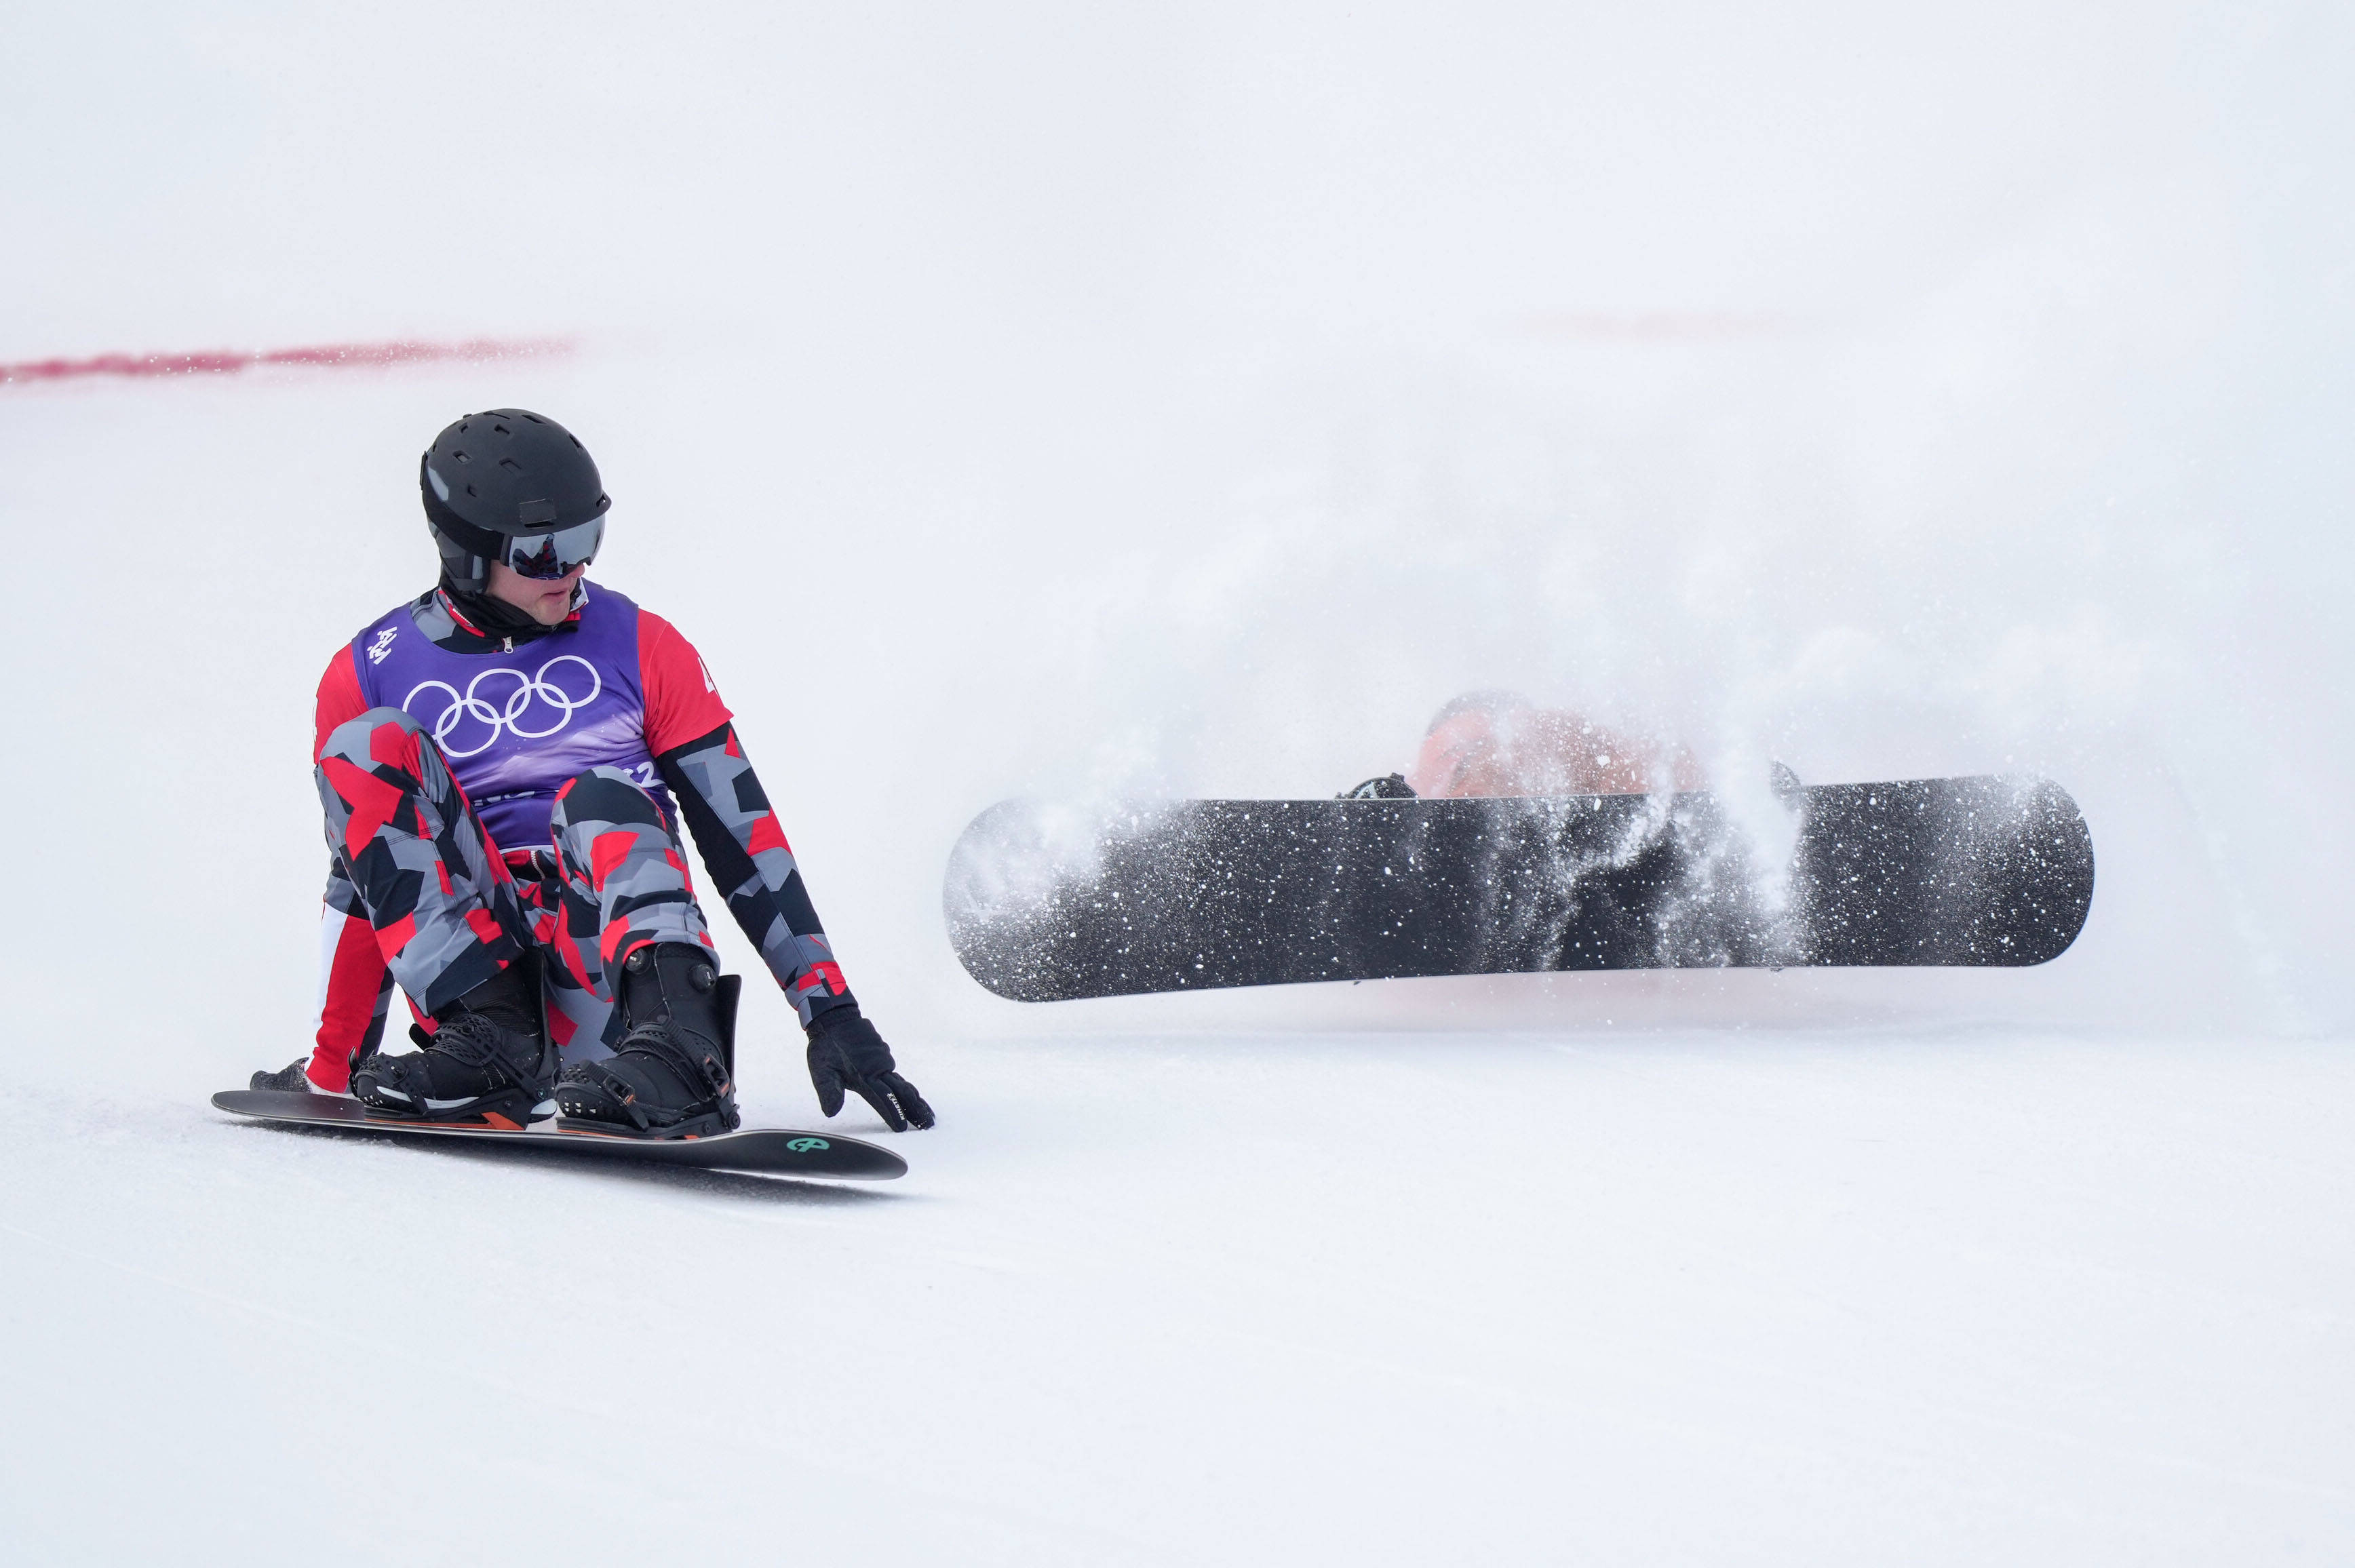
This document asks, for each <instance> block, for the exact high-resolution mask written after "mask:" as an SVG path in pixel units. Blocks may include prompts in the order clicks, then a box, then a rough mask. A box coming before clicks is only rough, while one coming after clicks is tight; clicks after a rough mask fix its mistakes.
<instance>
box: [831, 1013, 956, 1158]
mask: <svg viewBox="0 0 2355 1568" xmlns="http://www.w3.org/2000/svg"><path fill="white" fill-rule="evenodd" d="M809 1070H810V1083H811V1084H812V1085H813V1086H815V1088H816V1090H817V1108H818V1109H819V1110H821V1111H824V1112H825V1113H826V1115H829V1116H831V1115H834V1114H835V1113H836V1112H837V1111H839V1110H841V1109H842V1092H843V1091H844V1090H846V1089H847V1090H849V1091H850V1092H851V1093H854V1094H857V1095H858V1097H859V1098H860V1099H862V1100H864V1101H866V1102H867V1103H868V1104H869V1105H872V1106H873V1107H875V1114H876V1115H879V1116H880V1117H882V1118H883V1122H884V1125H886V1126H889V1127H890V1129H891V1130H892V1131H893V1132H895V1133H904V1132H906V1131H907V1130H908V1129H909V1128H910V1127H911V1126H913V1127H929V1126H931V1125H932V1107H931V1106H930V1105H927V1104H924V1097H923V1096H922V1094H919V1093H916V1086H915V1085H914V1084H913V1083H909V1082H908V1081H907V1080H906V1079H905V1078H902V1077H900V1074H899V1072H897V1071H896V1064H895V1063H894V1062H893V1061H892V1060H891V1048H890V1046H888V1045H886V1044H884V1043H883V1037H882V1036H881V1035H879V1034H878V1033H876V1032H875V1026H874V1025H873V1024H871V1023H868V1021H867V1020H866V1019H864V1018H862V1017H860V1016H859V1012H858V1006H857V1004H855V1003H854V1004H852V1005H850V1006H847V1007H839V1008H829V1009H828V1010H827V1011H826V1012H822V1013H820V1014H818V1016H817V1018H816V1019H815V1021H814V1022H813V1023H812V1024H811V1025H810V1028H809Z"/></svg>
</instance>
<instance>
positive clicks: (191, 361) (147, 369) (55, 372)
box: [0, 337, 573, 386]
mask: <svg viewBox="0 0 2355 1568" xmlns="http://www.w3.org/2000/svg"><path fill="white" fill-rule="evenodd" d="M572 347H573V345H572V340H571V339H570V338H566V337H520V338H518V337H507V338H500V337H472V338H468V339H466V340H465V341H464V342H463V343H419V342H414V341H410V340H407V339H401V340H397V341H395V342H391V343H329V344H321V345H318V346H316V347H308V348H262V349H251V350H249V349H241V348H215V349H208V350H206V351H204V352H201V353H196V354H101V355H97V356H95V357H91V358H89V359H27V360H24V361H21V362H20V363H17V364H15V365H7V364H0V386H13V385H16V384H17V383H20V382H29V381H65V380H70V379H74V378H76V377H80V376H198V375H222V374H226V373H229V372H231V371H236V370H242V369H245V368H247V367H249V366H253V365H305V366H311V367H314V368H322V369H346V368H354V367H361V368H383V367H386V366H390V365H421V364H430V363H432V362H433V361H436V360H452V359H458V360H475V361H480V360H485V359H526V358H538V357H549V356H553V355H561V354H570V353H571V352H572Z"/></svg>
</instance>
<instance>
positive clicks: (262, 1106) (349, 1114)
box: [213, 1089, 908, 1181]
mask: <svg viewBox="0 0 2355 1568" xmlns="http://www.w3.org/2000/svg"><path fill="white" fill-rule="evenodd" d="M213 1104H214V1106H215V1107H216V1108H217V1109H219V1110H223V1111H229V1112H233V1113H235V1114H236V1115H240V1116H253V1117H257V1118H259V1119H261V1120H262V1121H265V1122H273V1123H277V1124H280V1125H303V1126H310V1127H322V1128H327V1129H330V1130H333V1131H337V1132H349V1133H359V1134H364V1135H368V1136H385V1137H397V1138H414V1137H431V1138H464V1139H466V1140H468V1141H469V1142H472V1143H476V1144H498V1145H505V1146H506V1147H509V1148H532V1149H548V1150H553V1151H556V1152H558V1153H562V1154H577V1155H584V1156H586V1157H589V1158H591V1159H621V1160H633V1161H635V1162H637V1163H639V1164H642V1165H670V1166H686V1167H688V1168H693V1169H698V1170H750V1171H759V1172H762V1173H764V1174H768V1175H774V1176H813V1177H825V1178H827V1179H833V1180H848V1181H888V1180H890V1179H891V1178H893V1177H895V1176H905V1175H906V1174H907V1173H908V1162H907V1161H906V1160H904V1159H901V1158H900V1157H899V1156H898V1155H896V1154H893V1153H892V1152H891V1151H890V1149H888V1148H878V1147H875V1146H874V1145H873V1144H869V1143H861V1142H859V1141H858V1139H857V1138H846V1137H841V1136H837V1135H836V1134H833V1133H799V1132H791V1131H787V1130H786V1129H783V1128H781V1127H745V1128H741V1129H740V1130H738V1131H736V1132H732V1133H720V1134H719V1135H717V1136H712V1137H708V1138H628V1137H617V1136H613V1135H611V1134H607V1133H579V1132H559V1131H557V1130H556V1129H555V1128H554V1127H553V1126H550V1125H542V1126H540V1127H538V1128H534V1129H531V1130H528V1131H523V1132H507V1131H503V1130H501V1129H499V1128H496V1127H485V1126H467V1125H458V1124H455V1123H446V1122H412V1121H410V1120H408V1119H407V1118H405V1117H400V1116H388V1115H378V1114H376V1113H375V1112H372V1111H370V1110H368V1107H366V1106H365V1105H362V1104H360V1103H359V1102H358V1101H357V1100H345V1099H339V1098H337V1097H336V1096H334V1095H329V1094H305V1093H286V1092H283V1091H280V1090H273V1089H225V1090H223V1091H222V1092H221V1093H218V1094H216V1095H214V1096H213Z"/></svg>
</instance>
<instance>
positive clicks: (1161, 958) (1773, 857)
mask: <svg viewBox="0 0 2355 1568" xmlns="http://www.w3.org/2000/svg"><path fill="white" fill-rule="evenodd" d="M1778 799H1779V805H1778V806H1769V807H1767V808H1766V809H1765V811H1764V815H1763V816H1761V815H1760V814H1756V813H1753V815H1752V816H1751V817H1748V818H1744V817H1742V816H1738V815H1737V814H1736V812H1735V811H1734V810H1733V808H1732V806H1731V805H1729V804H1728V803H1726V802H1725V801H1723V800H1721V799H1720V798H1719V797H1717V796H1714V795H1706V794H1692V795H1581V796H1565V797H1521V798H1505V799H1476V800H1412V799H1410V800H1197V801H1180V802H1176V803H1172V804H1168V805H1159V806H1155V807H1148V808H1138V809H1134V810H1126V811H1122V812H1117V813H1114V814H1111V815H1108V816H1083V815H1080V814H1077V813H1073V812H1070V811H1065V810H1059V809H1058V808H1055V807H1053V806H1049V805H1038V804H1034V803H1029V802H1022V801H1007V802H1003V803H1001V804H999V805H995V806H992V807H990V808H989V809H988V810H987V811H985V812H983V813H982V814H981V816H978V817H976V818H975V820H974V822H973V824H972V825H971V826H970V827H967V828H966V829H965V831H964V837H961V838H960V839H959V840H958V842H957V845H956V848H955V849H954V851H953V852H952V854H951V856H950V860H949V869H948V876H947V880H946V885H945V887H944V889H943V905H944V910H945V913H946V915H947V919H948V927H949V935H950V940H951V942H952V944H954V946H955V949H956V953H957V956H958V958H959V959H960V960H961V961H962V962H963V963H964V966H965V969H966V971H967V972H968V973H969V974H971V975H972V976H973V977H974V978H975V980H977V981H979V982H980V983H981V984H982V985H984V986H986V987H988V988H989V989H990V990H992V991H995V992H996V993H997V994H998V995H999V996H1002V997H1011V998H1013V999H1015V1000H1018V1001H1058V1000H1065V999H1071V998H1075V997H1114V996H1132V995H1137V994H1141V993H1148V992H1163V991H1181V990H1206V989H1212V988H1217V987H1232V986H1266V985H1283V984H1290V983H1295V982H1300V981H1308V980H1367V979H1391V978H1405V977H1408V976H1435V975H1505V974H1523V973H1540V972H1548V971H1562V970H1581V969H1663V968H1706V967H1744V968H1747V967H1773V968H1780V967H1784V966H1786V965H1808V966H1818V965H2030V964H2042V963H2046V962H2048V961H2050V960H2051V959H2053V958H2055V957H2058V956H2059V955H2061V954H2062V952H2064V951H2066V950H2067V948H2068V946H2069V944H2071V943H2072V942H2073V941H2075V940H2076V937H2077V933H2078V932H2079V931H2080V930H2082V929H2083V925H2084V923H2085V916H2086V912H2087V911H2088V910H2089V909H2090V908H2091V906H2092V901H2093V888H2094V849H2093V839H2092V836H2091V835H2090V834H2089V833H2088V832H2087V830H2086V827H2085V823H2084V819H2083V816H2080V815H2079V813H2078V810H2077V805H2076V803H2075V802H2074V801H2073V800H2072V799H2070V797H2069V795H2068V793H2067V792H2066V791H2064V790H2062V788H2061V787H2060V786H2059V785H2057V784H2052V783H2051V782H2049V781H2046V780H2041V779H2030V780H2015V779H2001V778H1948V779H1914V780H1907V781H1902V782H1897V783H1887V784H1828V785H1819V786H1816V787H1813V788H1802V787H1799V786H1798V785H1797V784H1796V781H1790V782H1789V783H1788V784H1787V785H1786V786H1785V787H1784V788H1781V789H1780V790H1778Z"/></svg>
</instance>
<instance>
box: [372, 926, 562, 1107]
mask: <svg viewBox="0 0 2355 1568" xmlns="http://www.w3.org/2000/svg"><path fill="white" fill-rule="evenodd" d="M542 962H543V960H542V958H541V955H540V954H539V952H538V950H537V949H534V950H533V951H531V952H528V953H525V954H523V955H519V956H517V957H516V958H514V959H511V960H510V961H509V962H508V964H507V966H506V968H504V969H502V970H500V971H499V972H498V973H497V974H496V975H494V976H491V977H490V978H489V979H487V980H485V981H484V982H483V983H482V984H481V985H479V986H477V987H474V989H473V990H471V991H469V992H467V993H466V994H465V995H464V996H463V997H459V998H458V999H457V1000H456V1001H454V1002H453V1003H451V1004H450V1005H449V1006H448V1007H446V1008H442V1011H441V1012H439V1013H437V1014H435V1015H434V1021H435V1027H434V1030H433V1032H432V1034H430V1035H428V1034H424V1033H422V1031H412V1033H414V1034H415V1035H416V1037H417V1039H418V1042H419V1043H420V1044H421V1045H422V1046H423V1047H424V1048H425V1049H424V1050H422V1051H418V1052H417V1053H416V1054H415V1055H412V1056H387V1055H385V1054H384V1053H383V1052H381V1051H379V1052H378V1053H377V1054H376V1055H374V1056H371V1057H369V1058H368V1060H366V1061H362V1062H361V1063H360V1064H359V1065H358V1066H357V1067H356V1068H354V1069H353V1070H352V1094H353V1096H354V1097H355V1098H356V1099H358V1100H359V1101H361V1102H362V1103H364V1104H367V1105H368V1107H369V1108H371V1109H373V1110H378V1111H393V1112H397V1113H399V1114H400V1115H405V1116H415V1117H418V1118H419V1119H421V1120H423V1121H433V1122H482V1123H487V1124H489V1125H492V1126H495V1127H520V1126H522V1125H525V1124H526V1123H527V1122H538V1121H545V1120H547V1119H548V1117H549V1116H551V1115H554V1114H555V1112H556V1106H555V1105H554V1104H553V1103H552V1102H550V1101H549V1089H551V1088H552V1087H554V1085H555V1083H556V1072H557V1067H558V1065H559V1059H558V1056H557V1051H556V1042H555V1041H554V1040H551V1039H549V1033H548V1015H547V1010H546V1004H545V1003H544V1002H543V1001H542V999H541V997H540V994H539V983H540V965H541V964H542Z"/></svg>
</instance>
